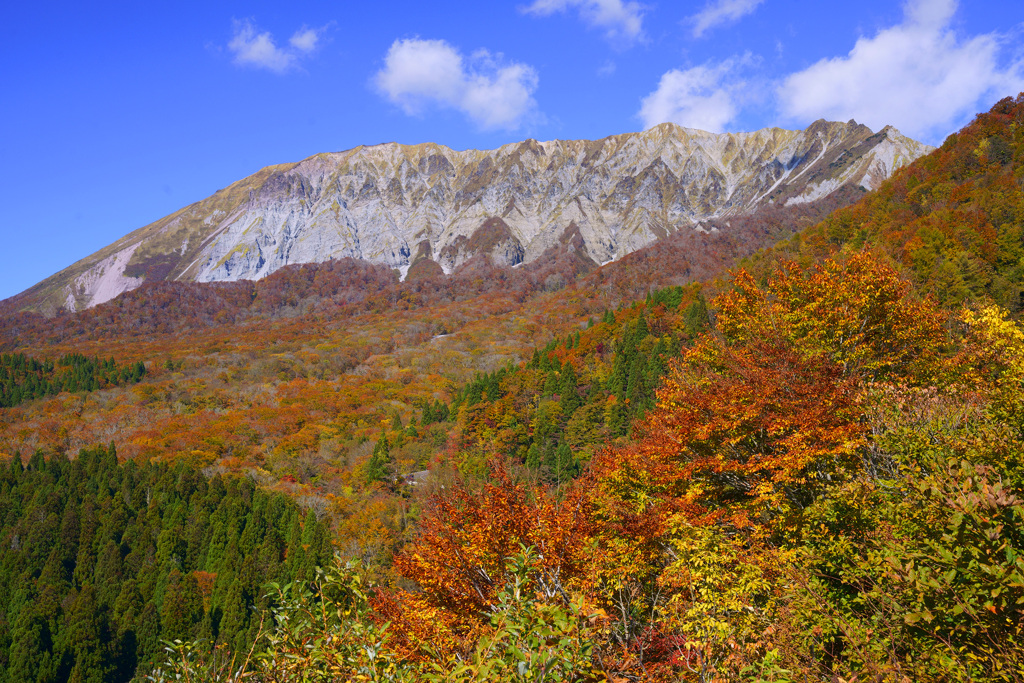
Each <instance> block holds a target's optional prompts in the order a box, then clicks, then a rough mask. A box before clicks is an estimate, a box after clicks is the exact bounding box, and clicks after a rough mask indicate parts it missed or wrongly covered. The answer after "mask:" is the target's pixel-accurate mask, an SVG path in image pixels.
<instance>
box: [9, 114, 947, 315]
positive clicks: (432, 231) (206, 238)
mask: <svg viewBox="0 0 1024 683" xmlns="http://www.w3.org/2000/svg"><path fill="white" fill-rule="evenodd" d="M930 150H931V148H930V147H928V146H926V145H924V144H922V143H919V142H916V141H914V140H911V139H909V138H906V137H904V136H903V135H901V134H900V133H899V132H898V131H897V130H895V129H894V128H892V127H886V128H884V129H882V130H881V131H879V132H878V133H874V132H872V131H871V130H870V129H868V128H867V127H866V126H863V125H860V124H857V123H856V122H854V121H850V122H847V123H834V122H826V121H817V122H815V123H814V124H812V125H811V126H809V127H808V128H807V129H805V130H802V131H790V130H783V129H780V128H766V129H763V130H759V131H755V132H752V133H729V134H722V135H717V134H712V133H708V132H705V131H700V130H694V129H688V128H682V127H679V126H676V125H674V124H668V123H666V124H661V125H659V126H655V127H653V128H651V129H649V130H647V131H644V132H642V133H629V134H623V135H615V136H611V137H608V138H604V139H602V140H597V141H587V140H571V141H562V140H553V141H549V142H538V141H536V140H526V141H523V142H519V143H513V144H508V145H504V146H502V147H500V148H498V149H496V150H467V151H456V150H452V149H450V148H448V147H444V146H442V145H437V144H429V143H428V144H421V145H411V146H410V145H400V144H396V143H387V144H381V145H375V146H368V147H356V148H355V149H352V150H348V151H345V152H338V153H327V154H317V155H315V156H312V157H310V158H308V159H305V160H303V161H301V162H298V163H292V164H283V165H278V166H270V167H267V168H264V169H262V170H260V171H259V172H257V173H255V174H253V175H252V176H249V177H248V178H245V179H243V180H241V181H238V182H236V183H234V184H233V185H231V186H229V187H228V188H225V189H223V190H220V191H218V192H217V193H215V194H214V195H212V196H211V197H209V198H207V199H204V200H202V201H199V202H196V203H195V204H192V205H190V206H188V207H185V208H183V209H181V210H179V211H177V212H175V213H174V214H171V215H170V216H167V217H165V218H162V219H160V220H158V221H156V222H155V223H152V224H150V225H148V226H145V227H143V228H141V229H139V230H136V231H135V232H132V233H131V234H129V235H127V236H125V237H123V238H122V239H120V240H118V241H117V242H115V243H114V244H112V245H110V246H108V247H106V248H104V249H102V250H100V251H99V252H97V253H95V254H93V255H91V256H89V257H86V258H85V259H82V260H81V261H79V262H77V263H75V264H73V265H72V266H70V267H68V268H66V269H64V270H62V271H60V272H59V273H57V274H55V275H53V276H51V277H50V278H47V279H46V280H44V281H43V282H41V283H39V284H38V285H36V286H34V287H33V288H31V289H29V290H27V291H26V292H24V293H22V294H21V295H18V298H19V299H20V301H19V302H18V304H19V305H18V307H19V308H31V309H35V310H41V311H44V312H46V311H51V312H52V311H54V310H56V309H57V308H59V307H63V308H66V309H68V310H81V309H83V308H88V307H91V306H95V305H97V304H99V303H102V302H104V301H108V300H110V299H112V298H113V297H115V296H117V295H118V294H120V293H122V292H124V291H127V290H130V289H134V288H135V287H137V286H139V285H140V284H142V283H143V282H146V281H157V280H185V281H197V282H214V281H234V280H240V279H259V278H262V277H265V276H266V275H269V274H270V273H272V272H274V271H276V270H277V269H279V268H281V267H283V266H285V265H288V264H294V263H316V262H323V261H327V260H330V259H335V258H344V257H353V258H358V259H363V260H367V261H370V262H374V263H380V264H385V265H387V266H389V267H392V268H395V269H399V270H400V271H401V272H402V274H403V276H404V275H405V274H406V273H407V272H408V270H409V268H410V267H411V266H413V265H414V264H416V263H417V261H422V260H428V261H432V262H433V264H436V266H435V265H433V264H431V267H433V268H437V267H438V266H439V267H440V269H442V270H443V271H444V272H452V271H453V270H454V269H456V268H458V267H459V266H460V265H462V264H463V263H464V262H466V261H467V260H468V259H470V258H471V257H473V256H475V255H477V254H486V255H488V256H489V257H490V258H491V260H492V261H494V262H495V263H496V264H498V265H507V266H515V265H518V264H519V263H522V262H524V261H531V260H533V259H535V258H537V257H538V256H539V255H540V254H542V253H544V251H545V250H546V249H548V248H549V247H551V246H553V245H555V244H556V243H557V242H558V241H559V239H560V238H561V237H562V236H563V235H564V234H566V231H571V232H572V233H578V235H579V236H580V238H581V241H582V249H583V250H584V251H585V252H586V255H587V256H588V257H589V258H590V259H593V260H594V261H595V262H596V263H604V262H608V261H611V260H615V259H618V258H620V257H622V256H624V255H626V254H629V253H631V252H633V251H635V250H637V249H639V248H641V247H643V246H645V245H647V244H650V243H651V242H652V241H654V240H656V239H658V238H660V237H664V236H666V235H668V234H670V233H672V232H674V231H677V230H682V229H694V230H704V229H706V228H705V226H704V225H703V224H704V223H705V222H706V221H709V220H711V219H722V218H728V217H730V216H737V215H745V214H750V213H752V212H755V211H756V210H757V209H758V208H759V207H762V206H766V205H768V204H776V205H788V204H793V203H800V202H808V201H814V200H816V199H820V198H822V197H825V196H828V195H829V194H830V193H832V192H834V191H836V190H837V189H839V188H842V187H848V186H854V187H857V186H859V187H862V188H864V189H866V190H871V189H873V188H875V187H876V186H877V185H878V184H879V183H880V182H881V181H882V180H884V179H885V178H887V177H889V176H890V175H891V174H892V173H893V172H894V171H895V170H896V169H897V168H899V167H900V166H903V165H905V164H908V163H910V162H911V161H913V160H914V159H916V158H918V157H920V156H922V155H923V154H925V153H927V152H928V151H930ZM421 265H422V264H421Z"/></svg>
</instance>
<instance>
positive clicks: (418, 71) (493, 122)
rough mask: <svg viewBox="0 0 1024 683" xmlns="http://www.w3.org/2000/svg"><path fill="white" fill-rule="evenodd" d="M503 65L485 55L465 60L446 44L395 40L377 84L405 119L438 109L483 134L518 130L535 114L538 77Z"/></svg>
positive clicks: (521, 68) (527, 68)
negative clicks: (451, 112) (459, 115)
mask: <svg viewBox="0 0 1024 683" xmlns="http://www.w3.org/2000/svg"><path fill="white" fill-rule="evenodd" d="M500 62H501V56H500V55H498V56H497V57H494V56H492V55H491V54H490V53H489V52H487V51H486V50H479V51H477V52H475V53H473V54H472V55H471V56H470V57H469V59H468V60H467V59H464V58H463V56H462V55H461V54H460V53H459V51H458V50H456V49H455V48H454V47H452V46H451V45H449V44H448V43H446V42H445V41H443V40H420V39H418V38H411V39H407V40H396V41H395V42H394V43H392V45H391V48H390V49H389V50H388V53H387V55H386V56H385V57H384V68H383V69H381V70H380V71H379V72H377V75H376V77H375V79H374V80H375V84H376V86H377V89H378V90H379V91H380V93H381V94H382V95H384V96H385V97H387V98H388V99H389V100H390V101H391V102H393V103H395V104H397V105H398V106H399V107H401V108H402V110H403V111H404V112H405V113H406V114H410V115H417V114H421V113H423V112H424V111H425V110H426V109H428V108H430V107H432V106H437V107H442V108H449V109H455V110H457V111H460V112H462V113H463V114H465V115H466V116H467V117H469V119H470V120H472V121H473V122H474V123H475V124H476V125H478V126H479V127H480V128H483V129H488V130H491V129H498V128H501V129H506V130H514V129H516V128H518V127H519V126H520V125H521V124H522V123H523V121H524V120H525V119H526V118H527V117H529V116H530V115H532V114H534V113H535V111H536V106H537V103H536V101H534V99H533V92H534V91H535V90H536V89H537V82H538V78H537V72H536V71H535V70H534V69H533V67H530V66H528V65H526V64H516V63H512V64H507V65H502V64H501V63H500Z"/></svg>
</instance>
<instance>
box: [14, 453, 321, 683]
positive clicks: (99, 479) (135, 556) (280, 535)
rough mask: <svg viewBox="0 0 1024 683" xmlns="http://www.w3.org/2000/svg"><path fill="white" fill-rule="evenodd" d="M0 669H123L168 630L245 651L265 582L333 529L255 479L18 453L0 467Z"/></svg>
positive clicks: (142, 660)
mask: <svg viewBox="0 0 1024 683" xmlns="http://www.w3.org/2000/svg"><path fill="white" fill-rule="evenodd" d="M0 515H2V517H0V529H2V531H0V680H3V681H9V682H10V683H14V682H15V681H18V682H21V681H66V680H72V681H127V680H130V679H131V678H132V677H133V675H134V674H135V672H136V669H137V668H138V669H139V671H141V672H145V671H148V670H149V669H150V668H151V667H152V666H153V663H154V662H156V661H159V660H160V658H161V656H162V654H163V645H162V642H161V641H165V640H173V639H176V638H181V639H186V640H190V639H193V638H202V639H204V641H205V642H206V643H207V648H209V647H210V646H213V645H214V644H218V645H223V646H226V647H228V648H230V649H231V650H232V651H234V652H243V653H244V652H246V651H248V650H249V648H250V647H251V645H252V643H253V642H254V640H255V639H256V637H257V634H258V632H259V629H260V621H261V617H260V615H259V613H258V612H253V608H254V607H256V608H258V609H267V607H268V606H269V604H270V603H269V602H268V600H267V599H266V598H265V597H264V595H265V593H266V591H265V589H264V584H265V583H266V582H267V581H281V582H288V581H292V580H304V581H309V580H311V579H312V578H313V577H314V576H315V568H316V567H318V566H322V565H325V564H327V563H329V562H330V561H331V559H332V549H331V539H330V528H329V527H328V526H326V525H325V524H322V523H321V522H320V521H319V520H318V519H317V517H316V515H315V514H314V513H313V512H308V513H303V512H302V511H301V510H300V509H299V507H298V506H297V505H296V504H295V502H294V501H291V500H289V499H288V498H286V497H285V496H282V495H280V494H276V495H271V494H267V493H266V492H264V491H262V490H261V489H259V488H258V487H256V486H255V484H254V483H253V482H252V481H251V480H248V479H236V478H227V479H223V478H221V477H219V476H214V477H213V478H210V479H207V478H206V477H205V476H203V474H202V473H201V472H199V471H198V470H195V469H193V468H191V467H189V466H187V465H185V464H181V463H179V464H177V465H174V466H168V465H159V464H155V463H147V462H139V463H137V462H136V461H134V460H128V461H127V462H125V463H124V464H123V465H122V464H118V459H117V455H116V452H115V450H114V447H113V446H111V447H109V448H104V447H102V446H101V447H97V448H93V449H87V450H83V451H81V452H80V453H78V454H77V457H75V458H74V459H73V460H68V459H66V458H61V457H52V458H50V459H45V458H43V457H42V455H40V454H37V455H35V456H33V457H32V458H31V459H29V461H28V462H27V463H26V464H25V465H23V464H22V462H21V460H20V459H19V458H18V457H14V458H12V459H11V460H10V462H9V463H8V464H7V466H6V467H5V468H4V471H3V472H2V473H0Z"/></svg>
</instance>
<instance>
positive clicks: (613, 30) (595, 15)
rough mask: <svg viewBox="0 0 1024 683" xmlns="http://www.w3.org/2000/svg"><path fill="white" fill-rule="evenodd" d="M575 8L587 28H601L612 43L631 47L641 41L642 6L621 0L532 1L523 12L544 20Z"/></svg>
mask: <svg viewBox="0 0 1024 683" xmlns="http://www.w3.org/2000/svg"><path fill="white" fill-rule="evenodd" d="M570 9H577V10H579V13H580V18H582V19H583V21H584V22H585V23H586V24H587V25H588V26H590V27H593V28H598V29H603V30H604V32H605V36H606V37H607V38H608V39H609V40H611V41H612V42H615V43H619V44H624V45H628V44H632V43H634V42H636V41H638V40H640V39H642V38H643V13H644V12H643V11H644V7H643V5H641V4H640V3H638V2H623V1H622V0H534V2H533V3H532V4H531V5H529V6H528V7H526V8H524V9H523V11H524V12H526V13H527V14H536V15H538V16H542V17H547V16H550V15H552V14H554V13H555V12H565V11H568V10H570Z"/></svg>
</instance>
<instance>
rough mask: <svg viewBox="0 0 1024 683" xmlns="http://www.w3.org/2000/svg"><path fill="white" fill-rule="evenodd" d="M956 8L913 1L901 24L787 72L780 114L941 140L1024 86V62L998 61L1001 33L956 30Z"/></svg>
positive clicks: (943, 1) (946, 2) (933, 0)
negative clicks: (890, 127)
mask: <svg viewBox="0 0 1024 683" xmlns="http://www.w3.org/2000/svg"><path fill="white" fill-rule="evenodd" d="M956 9H957V2H956V0H910V1H909V2H907V3H906V4H905V5H904V19H903V22H902V23H901V24H898V25H897V26H893V27H891V28H888V29H885V30H883V31H880V32H879V33H878V34H877V35H875V36H874V37H871V38H860V39H859V40H858V41H857V43H856V44H855V45H854V47H853V49H852V50H850V53H849V54H848V55H846V56H845V57H835V58H832V59H823V60H821V61H819V62H817V63H816V64H813V65H812V66H810V67H808V68H807V69H805V70H803V71H800V72H798V73H795V74H792V75H790V76H789V77H788V78H786V79H785V81H784V82H783V84H782V85H781V86H780V88H779V90H778V98H779V102H780V107H781V110H782V113H783V114H784V115H785V116H787V117H789V118H790V119H793V120H799V121H808V120H811V119H817V118H821V117H824V118H828V119H835V120H847V119H851V118H853V119H857V120H858V121H860V122H862V123H865V124H867V125H868V126H869V127H871V128H873V129H875V130H878V129H879V128H881V127H883V126H885V125H887V124H891V125H894V126H896V127H897V128H899V129H900V130H901V131H902V132H903V133H905V134H907V135H910V136H912V137H917V138H922V139H925V140H929V141H932V142H936V141H938V140H940V139H941V137H942V136H944V135H945V134H947V133H949V132H950V131H951V130H953V129H954V128H955V127H956V126H958V125H960V124H962V123H963V122H964V121H965V119H966V118H967V117H968V116H969V115H970V114H972V113H973V112H975V111H977V110H978V109H979V107H981V108H984V107H985V106H986V105H988V104H990V103H991V101H994V100H995V99H998V98H1000V97H1003V96H1006V95H1012V94H1016V93H1018V92H1020V91H1021V90H1024V64H1022V63H1021V62H1019V61H1018V62H1015V63H1011V64H1008V65H1006V64H1003V65H1001V64H1000V52H1001V50H1002V42H1003V39H1002V38H1001V36H999V35H998V34H995V33H989V34H983V35H978V36H974V37H968V38H961V37H959V36H957V35H956V33H955V32H954V31H953V30H952V28H950V22H951V20H952V18H953V15H954V13H955V12H956Z"/></svg>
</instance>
